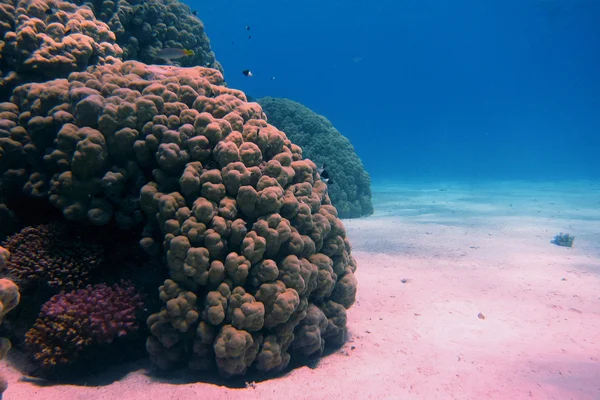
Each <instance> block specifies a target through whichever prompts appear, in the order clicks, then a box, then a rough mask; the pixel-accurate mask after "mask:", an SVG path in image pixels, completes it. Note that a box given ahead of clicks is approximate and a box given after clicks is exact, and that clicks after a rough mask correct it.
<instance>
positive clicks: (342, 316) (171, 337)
mask: <svg viewBox="0 0 600 400" xmlns="http://www.w3.org/2000/svg"><path fill="white" fill-rule="evenodd" d="M40 97H42V98H43V101H42V100H40ZM0 110H3V111H4V114H3V115H5V116H6V117H5V118H6V119H8V120H9V121H10V123H9V125H10V127H9V129H8V131H9V134H10V135H9V138H8V139H9V140H10V142H8V143H9V144H8V145H6V147H7V149H8V151H7V152H8V153H10V154H11V155H10V156H8V157H7V161H6V162H5V164H4V166H3V169H2V170H0V174H3V178H4V180H5V181H11V182H12V184H15V185H17V186H18V187H20V188H21V189H22V190H23V191H24V192H25V193H26V194H28V195H31V196H36V197H38V198H41V199H48V200H49V201H50V202H51V203H52V204H53V205H54V206H55V207H57V208H58V209H60V210H61V211H62V213H63V215H64V216H65V217H66V218H67V219H69V220H72V221H79V222H81V223H87V224H92V225H105V224H109V223H115V224H117V225H119V226H121V227H122V228H123V229H129V228H131V227H132V226H139V224H143V225H144V230H143V234H142V236H143V237H142V238H141V240H140V244H141V246H142V247H143V248H144V249H145V250H146V251H147V252H148V253H149V254H153V255H160V254H161V253H162V254H164V256H165V259H166V264H167V266H168V274H169V279H167V280H166V281H165V282H164V284H163V285H162V286H161V288H160V300H161V302H162V303H163V307H162V310H161V311H160V312H158V313H155V314H153V315H151V316H150V317H149V318H148V321H147V322H148V327H149V329H150V332H151V336H150V337H149V339H148V342H147V349H148V351H149V353H150V356H151V358H152V360H153V361H154V362H155V363H156V364H157V365H159V366H160V367H164V368H169V367H174V366H181V365H187V366H188V367H189V368H192V369H200V370H204V369H208V368H212V367H216V368H218V370H219V372H220V373H221V374H222V375H224V376H232V375H239V374H244V373H245V372H246V370H247V369H248V368H250V367H253V368H256V369H257V370H259V371H263V372H269V371H279V370H282V369H283V368H285V367H286V366H287V365H288V363H289V361H290V358H291V356H292V355H293V354H297V355H298V356H314V355H319V354H321V352H322V351H323V348H324V346H325V345H326V344H328V343H330V344H336V345H339V344H340V343H341V342H343V340H344V338H345V335H346V309H347V308H349V307H350V306H351V305H352V304H353V303H354V300H355V295H356V279H355V277H354V271H355V270H356V263H355V261H354V259H353V258H352V256H351V249H350V243H349V241H348V238H347V237H346V233H345V230H344V226H343V224H342V222H341V221H340V219H339V218H338V214H337V211H336V209H335V207H333V206H332V205H331V201H330V199H329V195H328V192H327V185H326V184H325V183H324V182H323V181H322V180H321V179H320V177H319V173H318V170H317V167H316V165H315V164H314V163H313V162H312V161H310V160H308V159H302V150H301V148H300V147H299V146H297V145H295V144H293V143H292V142H291V141H290V140H289V139H288V138H287V136H286V135H285V133H283V132H282V131H280V130H278V129H277V128H275V127H274V126H272V125H269V124H268V123H267V121H266V117H265V114H264V113H263V111H262V109H261V107H260V105H259V104H257V103H249V102H248V101H247V98H246V96H245V95H244V93H242V92H240V91H237V90H233V89H230V88H227V87H225V86H223V77H222V75H221V73H220V72H218V71H217V70H214V69H207V68H202V67H194V68H177V67H172V66H147V65H144V64H142V63H139V62H132V61H128V62H115V63H114V64H112V65H103V66H97V67H93V68H89V69H88V70H87V71H85V72H74V73H72V74H71V75H70V76H69V77H68V79H58V80H54V81H49V82H46V83H33V84H26V85H22V86H20V87H18V88H16V89H15V91H14V95H13V97H12V100H11V103H3V104H0Z"/></svg>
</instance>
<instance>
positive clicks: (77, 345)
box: [25, 282, 144, 371]
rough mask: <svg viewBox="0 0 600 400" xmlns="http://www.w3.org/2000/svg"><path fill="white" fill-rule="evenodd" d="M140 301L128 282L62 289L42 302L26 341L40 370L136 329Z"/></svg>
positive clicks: (67, 361)
mask: <svg viewBox="0 0 600 400" xmlns="http://www.w3.org/2000/svg"><path fill="white" fill-rule="evenodd" d="M143 305H144V303H143V301H142V298H141V295H140V294H139V293H138V292H137V291H136V289H135V287H134V286H132V285H131V284H130V283H127V282H121V283H119V284H114V285H113V286H107V285H105V284H98V285H93V286H92V285H88V286H87V287H85V288H83V289H78V290H75V291H71V292H67V293H64V292H63V293H60V294H57V295H55V296H53V297H52V298H51V299H50V300H49V301H48V302H46V303H45V304H44V305H43V306H42V310H41V312H40V315H39V317H38V319H37V321H36V322H35V324H34V326H33V327H32V328H31V329H30V330H29V331H28V332H27V334H26V338H25V344H26V346H27V348H28V349H29V350H30V351H31V352H32V353H33V358H34V360H35V361H36V362H37V363H39V365H40V366H41V368H42V369H43V370H46V371H51V370H52V369H55V368H60V367H64V366H65V365H69V364H73V363H75V362H76V361H77V360H78V359H79V357H81V356H82V354H83V353H85V352H86V351H89V349H90V348H91V347H93V346H95V345H101V344H106V343H112V342H113V341H114V340H117V339H119V338H126V337H127V336H128V335H130V334H132V333H134V332H136V331H137V330H138V329H139V324H138V323H137V322H138V314H139V312H140V310H141V309H142V307H143Z"/></svg>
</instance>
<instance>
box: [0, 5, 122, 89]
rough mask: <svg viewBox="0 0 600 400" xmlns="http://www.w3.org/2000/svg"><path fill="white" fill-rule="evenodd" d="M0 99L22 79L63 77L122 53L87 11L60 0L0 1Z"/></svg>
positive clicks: (98, 22) (113, 39)
mask: <svg viewBox="0 0 600 400" xmlns="http://www.w3.org/2000/svg"><path fill="white" fill-rule="evenodd" d="M0 21H1V22H0V72H1V73H0V99H3V98H6V97H7V94H8V93H10V90H11V89H12V87H14V85H15V84H18V83H20V82H23V81H25V80H34V81H37V80H44V79H54V78H58V77H66V76H67V75H68V74H69V73H71V72H73V71H81V70H83V69H85V68H86V67H88V66H89V65H97V64H104V63H110V62H113V61H114V60H115V59H117V58H121V57H122V55H123V50H122V49H121V48H120V47H119V45H117V44H116V36H115V34H114V32H113V31H111V30H110V28H109V27H108V25H107V24H105V23H104V22H102V21H98V20H97V19H96V18H95V17H94V13H93V12H92V10H91V9H90V8H89V7H78V6H76V5H74V4H72V3H70V2H67V1H62V0H48V1H41V0H2V1H0Z"/></svg>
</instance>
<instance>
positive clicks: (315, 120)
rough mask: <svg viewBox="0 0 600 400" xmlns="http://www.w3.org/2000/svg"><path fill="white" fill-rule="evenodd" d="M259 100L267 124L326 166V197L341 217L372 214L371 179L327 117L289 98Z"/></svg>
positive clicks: (348, 143) (348, 142) (347, 142)
mask: <svg viewBox="0 0 600 400" xmlns="http://www.w3.org/2000/svg"><path fill="white" fill-rule="evenodd" d="M258 103H259V104H260V105H261V107H262V109H263V111H264V112H265V113H266V114H267V117H268V121H269V123H271V124H273V125H275V126H276V127H277V128H278V129H281V130H283V131H284V132H285V133H286V135H287V136H288V138H289V139H290V140H291V141H292V142H293V143H295V144H297V145H298V146H300V147H301V148H302V154H303V155H304V156H305V157H306V158H309V159H311V160H313V161H314V162H316V163H318V165H322V164H324V163H325V164H326V165H327V171H328V173H329V176H330V177H331V180H332V183H331V184H330V185H329V196H330V197H331V203H332V204H333V205H334V206H335V208H336V209H337V211H338V214H339V216H340V218H356V217H362V216H366V215H370V214H372V213H373V204H372V203H371V178H370V177H369V174H368V173H367V171H365V168H364V166H363V164H362V162H361V161H360V158H358V155H357V154H356V152H355V151H354V147H353V146H352V144H351V143H350V141H349V140H348V139H347V138H346V137H344V136H343V135H342V134H341V133H340V132H339V131H338V130H337V129H335V128H334V127H333V125H332V124H331V122H329V120H328V119H327V118H325V117H323V116H322V115H319V114H316V113H315V112H313V111H311V110H310V109H309V108H307V107H305V106H303V105H302V104H300V103H297V102H295V101H292V100H288V99H282V98H274V97H264V98H262V99H258Z"/></svg>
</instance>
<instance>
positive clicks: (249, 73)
mask: <svg viewBox="0 0 600 400" xmlns="http://www.w3.org/2000/svg"><path fill="white" fill-rule="evenodd" d="M242 74H244V76H252V71H250V70H249V69H245V70H243V71H242Z"/></svg>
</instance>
